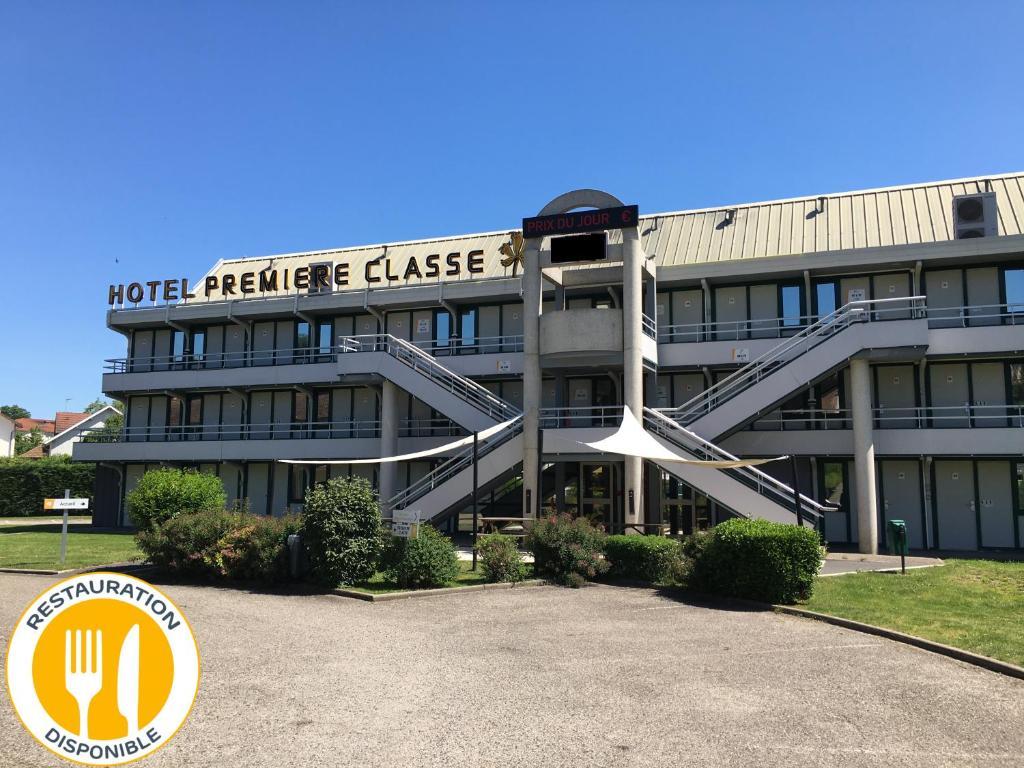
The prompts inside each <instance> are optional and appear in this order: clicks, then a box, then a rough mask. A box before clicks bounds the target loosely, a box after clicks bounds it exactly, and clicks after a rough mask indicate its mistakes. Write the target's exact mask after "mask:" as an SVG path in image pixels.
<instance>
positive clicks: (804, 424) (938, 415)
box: [749, 404, 1024, 431]
mask: <svg viewBox="0 0 1024 768" xmlns="http://www.w3.org/2000/svg"><path fill="white" fill-rule="evenodd" d="M872 416H873V419H874V426H875V427H876V428H878V429H966V428H970V427H978V428H996V429H999V428H1008V427H1010V428H1012V427H1017V428H1020V427H1024V405H967V404H965V405H949V406H926V407H906V408H893V407H889V408H885V407H880V408H873V409H872ZM850 419H851V412H850V410H849V409H836V410H823V409H818V408H814V409H811V408H808V409H798V410H782V411H774V412H773V413H769V414H767V415H765V416H762V417H761V418H760V419H758V420H757V421H755V422H753V424H751V425H750V427H749V428H750V429H753V430H755V431H771V430H818V429H850V428H851V425H852V422H851V420H850Z"/></svg>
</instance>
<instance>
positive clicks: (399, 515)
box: [391, 509, 420, 539]
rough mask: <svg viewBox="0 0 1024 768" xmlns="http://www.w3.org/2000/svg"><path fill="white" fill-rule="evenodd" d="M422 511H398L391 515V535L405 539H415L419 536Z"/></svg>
mask: <svg viewBox="0 0 1024 768" xmlns="http://www.w3.org/2000/svg"><path fill="white" fill-rule="evenodd" d="M419 527H420V511H419V510H418V509H396V510H395V511H394V512H392V513H391V533H392V534H393V535H395V536H398V537H399V538H403V539H415V538H416V537H417V536H418V534H419Z"/></svg>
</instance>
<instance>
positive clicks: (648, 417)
mask: <svg viewBox="0 0 1024 768" xmlns="http://www.w3.org/2000/svg"><path fill="white" fill-rule="evenodd" d="M644 421H645V422H647V423H648V424H650V425H651V426H652V427H653V428H654V431H655V432H656V433H657V434H659V435H661V436H662V437H664V438H666V439H667V440H669V441H670V442H673V443H676V445H679V446H680V447H681V448H684V449H686V450H688V451H691V452H694V453H696V454H697V455H698V456H701V457H704V458H708V459H715V460H719V461H742V459H741V458H739V457H738V456H733V455H732V454H731V453H729V452H728V451H726V450H724V449H722V448H720V447H719V446H717V445H715V444H714V443H712V442H711V441H710V440H706V439H704V438H703V437H701V436H700V435H698V434H697V433H696V432H691V431H690V430H688V429H687V428H686V427H684V426H681V425H680V424H679V423H678V422H676V421H673V420H672V419H670V418H668V417H667V416H665V415H664V414H663V413H661V412H660V411H656V410H654V409H653V408H644ZM726 471H728V472H735V473H736V474H738V475H742V476H743V477H745V478H746V479H747V481H748V482H747V485H751V486H752V487H754V489H755V490H757V492H758V493H759V494H761V495H765V490H769V491H770V492H771V494H772V495H773V496H776V497H779V498H781V499H782V501H783V502H785V503H786V504H791V503H792V502H793V500H794V499H795V498H796V492H795V491H794V490H793V488H792V487H790V486H788V485H786V484H785V483H783V482H782V481H781V480H777V479H776V478H774V477H772V476H771V475H769V474H768V473H767V472H764V471H763V470H760V469H758V468H757V467H732V468H730V469H728V470H726ZM800 506H801V509H802V510H803V511H806V512H807V513H808V515H809V516H811V517H815V518H820V517H821V516H822V515H823V514H825V513H826V512H836V511H838V509H839V508H838V507H835V506H832V505H827V504H820V503H819V502H817V501H815V500H814V499H812V498H810V497H809V496H805V495H804V494H802V493H801V494H800Z"/></svg>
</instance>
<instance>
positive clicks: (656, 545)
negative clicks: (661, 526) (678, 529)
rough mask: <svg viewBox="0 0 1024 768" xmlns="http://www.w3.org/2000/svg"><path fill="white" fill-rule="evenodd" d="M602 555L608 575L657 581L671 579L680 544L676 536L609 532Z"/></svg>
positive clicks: (676, 570) (680, 550)
mask: <svg viewBox="0 0 1024 768" xmlns="http://www.w3.org/2000/svg"><path fill="white" fill-rule="evenodd" d="M604 556H605V559H606V560H607V561H608V564H609V566H610V568H609V571H608V575H609V576H614V577H615V578H619V579H639V580H640V581H649V582H651V583H659V584H660V583H666V582H670V581H673V580H674V578H675V577H676V574H678V571H679V562H680V561H681V560H682V547H681V545H680V543H679V542H678V541H677V540H676V539H669V538H665V537H664V536H609V537H608V538H607V539H605V542H604Z"/></svg>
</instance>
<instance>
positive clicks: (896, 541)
mask: <svg viewBox="0 0 1024 768" xmlns="http://www.w3.org/2000/svg"><path fill="white" fill-rule="evenodd" d="M885 543H886V545H887V546H888V548H889V553H890V554H893V555H907V554H909V552H910V546H909V545H908V543H907V524H906V522H905V521H903V520H890V521H889V524H888V525H886V527H885Z"/></svg>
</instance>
